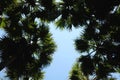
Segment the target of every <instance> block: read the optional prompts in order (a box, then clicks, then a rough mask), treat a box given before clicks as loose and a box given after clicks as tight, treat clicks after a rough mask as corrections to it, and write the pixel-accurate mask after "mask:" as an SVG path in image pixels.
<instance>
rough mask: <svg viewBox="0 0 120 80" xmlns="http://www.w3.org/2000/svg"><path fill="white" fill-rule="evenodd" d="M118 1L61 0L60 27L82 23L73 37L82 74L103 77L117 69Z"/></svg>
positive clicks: (119, 37)
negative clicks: (82, 28) (77, 33)
mask: <svg viewBox="0 0 120 80" xmlns="http://www.w3.org/2000/svg"><path fill="white" fill-rule="evenodd" d="M119 5H120V1H119V0H62V2H61V9H60V10H61V16H60V17H59V18H58V20H57V21H56V25H57V26H59V27H60V28H68V29H72V27H76V28H77V27H84V30H83V33H82V36H81V37H79V38H77V39H76V40H75V45H76V50H78V51H79V52H80V53H82V54H81V55H82V56H80V59H79V63H80V64H81V69H82V71H83V73H84V75H86V76H88V75H96V76H97V77H96V79H97V80H100V79H104V78H107V76H108V75H110V73H112V72H117V71H118V70H119V69H120V52H119V50H120V35H119V34H120V24H119V21H120V7H119Z"/></svg>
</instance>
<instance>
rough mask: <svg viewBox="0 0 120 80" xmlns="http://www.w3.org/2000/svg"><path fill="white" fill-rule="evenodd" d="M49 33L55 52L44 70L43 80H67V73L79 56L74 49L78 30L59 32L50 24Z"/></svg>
mask: <svg viewBox="0 0 120 80" xmlns="http://www.w3.org/2000/svg"><path fill="white" fill-rule="evenodd" d="M50 31H51V33H52V34H53V38H54V40H55V42H56V44H57V50H56V52H55V53H54V55H53V61H52V63H51V65H50V66H49V67H47V68H46V69H45V72H46V74H45V80H67V79H68V76H69V71H70V70H71V67H72V65H73V64H74V62H75V60H76V58H77V57H78V56H79V53H78V52H77V51H75V49H74V48H75V47H74V40H75V39H76V37H78V36H79V33H80V29H73V30H72V31H69V30H60V29H56V28H55V26H54V25H53V24H50Z"/></svg>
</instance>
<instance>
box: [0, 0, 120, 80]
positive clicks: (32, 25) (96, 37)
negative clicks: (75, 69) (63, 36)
mask: <svg viewBox="0 0 120 80" xmlns="http://www.w3.org/2000/svg"><path fill="white" fill-rule="evenodd" d="M119 5H120V0H61V2H59V3H56V2H55V1H54V0H7V1H4V0H1V2H0V26H1V27H2V28H4V29H5V31H6V32H7V33H8V35H7V36H6V37H3V38H2V39H1V40H0V50H1V60H2V62H1V65H2V66H0V67H1V68H0V69H2V68H4V66H3V64H4V65H5V66H6V68H7V72H8V74H9V77H11V79H13V77H15V78H16V76H18V77H20V76H23V77H24V78H27V77H28V76H29V77H31V76H38V74H37V73H36V74H34V75H33V73H34V71H35V72H36V71H37V72H38V73H39V74H42V72H41V70H42V68H43V67H45V66H46V65H47V64H49V63H50V61H51V54H52V53H53V52H54V50H55V44H54V42H53V41H52V38H51V34H50V33H49V29H48V27H47V26H46V23H47V22H51V21H54V22H55V24H56V25H57V26H58V27H59V28H62V29H63V28H67V29H72V27H75V28H78V27H84V31H83V33H82V36H81V37H79V38H77V39H76V40H75V45H76V50H78V51H79V52H80V53H82V54H81V55H82V56H80V58H79V63H80V65H81V70H82V71H83V73H84V75H86V76H89V75H93V74H94V75H96V79H97V80H100V79H105V78H107V76H108V75H109V74H110V73H111V72H117V71H119V70H120V52H119V50H120V35H119V34H120V23H119V21H120V7H119ZM7 43H8V44H7ZM18 56H19V57H18ZM20 56H21V57H20ZM7 62H10V63H12V62H13V64H14V65H12V64H10V63H7ZM18 62H19V63H20V64H24V65H22V66H19V67H18V64H19V63H18ZM32 65H34V66H32ZM16 66H17V67H16ZM11 71H13V72H14V73H11ZM31 71H32V72H31ZM36 80H37V79H36Z"/></svg>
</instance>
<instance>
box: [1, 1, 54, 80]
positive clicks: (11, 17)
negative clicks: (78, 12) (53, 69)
mask: <svg viewBox="0 0 120 80" xmlns="http://www.w3.org/2000/svg"><path fill="white" fill-rule="evenodd" d="M49 1H50V4H49V6H48V3H46V2H45V1H44V0H43V1H42V0H40V1H39V0H6V1H5V0H2V1H0V11H1V12H0V13H1V14H0V16H1V17H0V19H1V21H0V27H1V28H3V29H4V30H5V31H6V34H7V35H6V36H4V37H2V38H1V39H0V52H1V53H0V59H1V62H0V70H2V69H3V68H6V73H7V76H8V77H9V78H10V79H11V80H18V79H19V78H20V79H22V78H23V79H24V80H29V79H30V78H31V79H34V80H42V79H43V74H44V72H43V71H42V69H43V68H44V67H46V66H47V65H49V64H50V63H51V60H52V54H53V53H54V51H55V48H56V45H55V43H54V41H53V39H52V37H51V33H50V32H49V28H48V26H47V24H46V22H45V20H48V21H49V20H50V21H51V20H52V19H51V18H50V16H49V17H48V15H51V12H49V11H48V10H49V9H46V8H48V7H51V10H54V11H55V6H53V5H54V4H53V1H52V0H49ZM43 3H44V4H43ZM46 5H47V6H46ZM53 7H54V8H53ZM44 12H45V14H44ZM51 16H52V15H51ZM52 18H53V17H52ZM55 18H56V17H55ZM53 19H54V18H53Z"/></svg>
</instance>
